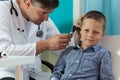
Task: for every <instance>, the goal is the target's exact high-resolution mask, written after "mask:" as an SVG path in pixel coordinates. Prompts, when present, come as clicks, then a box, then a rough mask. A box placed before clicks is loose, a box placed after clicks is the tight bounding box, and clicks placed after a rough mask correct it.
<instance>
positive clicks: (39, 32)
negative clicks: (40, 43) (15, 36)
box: [10, 0, 43, 37]
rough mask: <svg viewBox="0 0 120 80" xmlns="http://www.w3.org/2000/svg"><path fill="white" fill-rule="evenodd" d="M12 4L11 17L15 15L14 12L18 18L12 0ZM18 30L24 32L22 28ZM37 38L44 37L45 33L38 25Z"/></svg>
mask: <svg viewBox="0 0 120 80" xmlns="http://www.w3.org/2000/svg"><path fill="white" fill-rule="evenodd" d="M10 2H11V8H10V13H11V15H13V11H14V13H15V15H16V16H17V17H18V12H17V10H16V9H15V7H14V5H13V2H12V0H11V1H10ZM17 30H18V31H20V32H24V30H23V29H21V28H19V27H18V28H17ZM36 36H37V37H42V36H43V31H42V30H40V25H38V31H37V33H36Z"/></svg>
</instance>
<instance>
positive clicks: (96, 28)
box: [80, 19, 104, 49]
mask: <svg viewBox="0 0 120 80" xmlns="http://www.w3.org/2000/svg"><path fill="white" fill-rule="evenodd" d="M103 23H104V22H102V23H100V22H99V21H96V20H94V19H85V20H84V21H83V24H82V26H81V31H80V34H81V40H82V45H81V47H82V48H84V49H85V48H87V47H89V46H93V45H96V44H97V43H98V42H99V41H100V40H101V38H102V37H103V35H104V31H103Z"/></svg>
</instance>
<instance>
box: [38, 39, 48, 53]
mask: <svg viewBox="0 0 120 80" xmlns="http://www.w3.org/2000/svg"><path fill="white" fill-rule="evenodd" d="M47 46H48V45H47V41H46V40H43V41H38V42H37V43H36V55H38V54H40V53H41V52H44V51H46V50H48V47H47Z"/></svg>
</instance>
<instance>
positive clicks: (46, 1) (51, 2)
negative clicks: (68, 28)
mask: <svg viewBox="0 0 120 80" xmlns="http://www.w3.org/2000/svg"><path fill="white" fill-rule="evenodd" d="M31 2H32V3H33V4H34V3H36V2H37V3H40V4H41V7H42V8H46V9H54V8H57V7H58V5H59V0H31Z"/></svg>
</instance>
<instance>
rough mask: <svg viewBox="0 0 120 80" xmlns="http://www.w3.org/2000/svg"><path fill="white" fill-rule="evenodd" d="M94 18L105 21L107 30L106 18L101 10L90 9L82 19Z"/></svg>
mask: <svg viewBox="0 0 120 80" xmlns="http://www.w3.org/2000/svg"><path fill="white" fill-rule="evenodd" d="M88 18H89V19H94V20H96V21H99V22H103V21H104V23H103V31H105V24H106V18H105V16H104V15H103V14H102V13H101V12H99V11H89V12H88V13H86V14H85V15H84V16H83V18H82V19H81V20H82V22H83V20H84V19H88Z"/></svg>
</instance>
